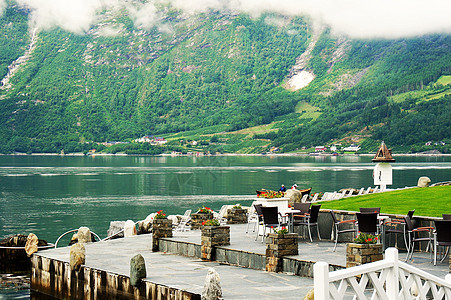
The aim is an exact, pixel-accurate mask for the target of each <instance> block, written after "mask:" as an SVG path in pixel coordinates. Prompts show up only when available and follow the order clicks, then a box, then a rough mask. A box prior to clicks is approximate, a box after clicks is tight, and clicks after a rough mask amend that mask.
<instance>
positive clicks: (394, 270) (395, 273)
mask: <svg viewBox="0 0 451 300" xmlns="http://www.w3.org/2000/svg"><path fill="white" fill-rule="evenodd" d="M385 260H386V261H390V262H392V263H393V266H392V267H391V268H390V270H389V272H388V275H387V285H386V289H387V296H388V299H397V298H398V295H399V263H398V249H396V248H388V249H387V250H385Z"/></svg>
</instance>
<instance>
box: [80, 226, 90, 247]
mask: <svg viewBox="0 0 451 300" xmlns="http://www.w3.org/2000/svg"><path fill="white" fill-rule="evenodd" d="M77 239H78V242H79V243H89V242H91V241H92V238H91V231H90V230H89V228H88V227H80V228H78V232H77Z"/></svg>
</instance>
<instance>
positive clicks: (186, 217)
mask: <svg viewBox="0 0 451 300" xmlns="http://www.w3.org/2000/svg"><path fill="white" fill-rule="evenodd" d="M189 221H191V209H187V210H186V211H185V213H184V214H183V216H182V218H181V219H180V222H179V224H178V225H177V227H176V228H175V231H188V230H190V229H191V228H190V226H189V225H188V223H189Z"/></svg>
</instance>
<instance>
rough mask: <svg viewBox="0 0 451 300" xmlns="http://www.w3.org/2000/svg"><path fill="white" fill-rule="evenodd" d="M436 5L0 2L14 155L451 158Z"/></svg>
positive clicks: (7, 122)
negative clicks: (159, 150) (186, 150)
mask: <svg viewBox="0 0 451 300" xmlns="http://www.w3.org/2000/svg"><path fill="white" fill-rule="evenodd" d="M423 2H424V1H404V0H400V1H398V2H396V3H393V2H389V1H379V2H377V3H376V2H367V1H347V2H341V1H329V0H321V1H314V2H312V1H294V0H293V1H284V2H282V3H280V2H276V1H272V0H265V1H253V0H251V1H239V0H235V1H215V0H208V1H206V0H202V1H200V0H190V1H181V0H180V1H179V0H172V1H151V2H150V1H149V2H147V1H125V0H103V1H100V0H98V1H97V0H94V1H88V0H80V1H69V0H64V1H44V0H17V1H12V0H9V1H0V12H1V13H2V14H1V18H0V28H1V32H2V34H1V36H0V78H1V80H2V84H1V87H0V88H1V89H0V112H1V114H0V120H1V121H0V137H2V138H3V140H4V141H7V142H6V143H4V144H3V145H2V146H0V152H3V153H9V152H12V151H19V152H59V151H61V150H64V151H65V152H73V151H85V150H86V149H88V148H89V147H92V145H89V144H86V142H105V141H112V140H116V141H119V140H120V141H131V140H133V139H136V138H138V137H141V136H143V135H147V134H154V135H165V136H166V137H167V138H168V139H169V140H170V142H169V143H168V145H169V146H168V149H170V148H171V147H173V149H176V150H177V149H178V147H180V144H178V143H179V141H178V140H179V136H185V137H191V138H193V139H197V140H202V141H203V142H204V144H205V145H206V146H205V147H206V148H208V150H211V151H213V150H221V151H225V152H261V151H268V150H269V149H270V148H273V147H279V148H280V149H281V150H282V151H286V152H288V151H293V150H296V149H300V148H302V147H307V148H308V147H312V146H315V145H317V144H333V143H340V144H351V143H360V144H362V145H363V147H367V149H371V148H372V147H375V145H376V144H378V143H379V142H380V141H381V140H385V142H386V143H387V144H389V145H390V146H392V147H393V148H395V149H399V151H404V152H409V151H413V152H417V151H425V150H428V148H427V147H426V148H425V143H426V142H428V141H432V142H433V143H439V142H443V143H444V144H445V145H442V144H440V145H441V146H440V147H439V148H440V149H439V150H440V151H442V152H447V151H449V143H451V140H450V135H449V132H451V131H450V128H451V124H450V120H451V113H450V111H451V110H450V108H451V107H450V101H449V100H450V94H451V51H450V50H451V49H450V47H451V36H450V31H451V21H450V19H449V16H448V15H447V13H446V12H449V11H450V8H451V7H450V5H451V4H448V3H445V2H446V1H438V0H436V1H432V2H427V3H423ZM178 132H186V134H184V135H180V134H179V135H177V134H176V133H178ZM171 137H172V140H173V141H174V142H171ZM212 140H213V141H212ZM207 145H208V146H207Z"/></svg>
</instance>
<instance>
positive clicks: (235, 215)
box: [227, 203, 247, 224]
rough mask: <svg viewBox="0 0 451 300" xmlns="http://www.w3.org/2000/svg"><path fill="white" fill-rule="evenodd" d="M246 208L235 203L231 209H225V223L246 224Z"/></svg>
mask: <svg viewBox="0 0 451 300" xmlns="http://www.w3.org/2000/svg"><path fill="white" fill-rule="evenodd" d="M246 223H247V210H246V209H244V208H243V207H242V206H241V204H239V203H237V204H235V205H234V206H233V207H232V208H231V209H228V210H227V224H246Z"/></svg>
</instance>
